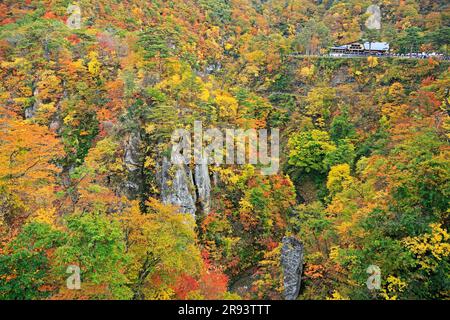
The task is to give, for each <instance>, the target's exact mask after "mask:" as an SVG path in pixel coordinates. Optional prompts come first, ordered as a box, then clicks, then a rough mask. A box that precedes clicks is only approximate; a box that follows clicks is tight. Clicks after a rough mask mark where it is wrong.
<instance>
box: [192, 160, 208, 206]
mask: <svg viewBox="0 0 450 320" xmlns="http://www.w3.org/2000/svg"><path fill="white" fill-rule="evenodd" d="M194 182H195V186H196V188H197V196H198V199H197V200H198V203H199V204H200V207H201V208H200V209H201V211H202V212H203V214H208V213H209V210H210V205H211V180H210V177H209V170H208V164H207V163H206V161H203V162H202V163H200V164H196V165H195V169H194Z"/></svg>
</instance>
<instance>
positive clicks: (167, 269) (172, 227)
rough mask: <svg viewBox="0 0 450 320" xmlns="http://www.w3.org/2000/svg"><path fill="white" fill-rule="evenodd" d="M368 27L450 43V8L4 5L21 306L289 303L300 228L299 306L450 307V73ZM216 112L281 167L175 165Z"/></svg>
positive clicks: (139, 1)
mask: <svg viewBox="0 0 450 320" xmlns="http://www.w3.org/2000/svg"><path fill="white" fill-rule="evenodd" d="M73 4H76V5H78V6H79V7H80V9H81V27H80V28H76V29H73V28H69V27H68V26H67V24H66V21H67V19H68V17H69V16H70V13H68V12H67V8H68V7H69V5H73ZM371 4H377V5H379V6H380V8H381V12H382V21H381V23H382V27H381V30H378V31H374V30H372V29H367V28H366V27H365V24H364V23H365V21H366V19H367V18H368V15H367V14H366V13H365V12H366V9H367V7H368V6H369V5H371ZM364 39H366V40H368V41H386V42H389V43H390V44H391V47H392V48H393V50H396V51H397V52H400V53H401V52H419V51H434V52H441V53H444V54H447V52H448V51H447V50H448V49H447V47H448V42H449V40H450V11H449V7H448V1H444V0H442V1H433V0H380V1H373V2H372V1H365V0H342V1H333V0H328V1H321V0H318V1H313V0H266V1H263V0H179V1H162V0H148V1H144V0H128V1H119V0H95V1H90V0H89V1H88V0H80V1H78V2H75V3H72V1H68V0H67V1H66V0H40V1H37V0H14V1H13V0H4V1H2V2H0V299H283V298H285V296H284V294H283V292H284V281H283V267H282V261H283V254H285V251H284V250H283V239H297V240H298V241H299V242H301V243H302V244H303V261H302V265H303V267H302V273H301V287H300V291H299V294H298V299H448V298H450V278H449V277H450V259H449V255H450V236H449V234H448V228H449V222H450V221H449V208H448V202H449V195H450V181H449V177H450V157H449V152H450V145H449V139H450V133H449V130H450V119H449V115H450V95H449V88H450V70H449V66H450V63H449V62H448V61H445V60H439V59H433V58H429V59H395V58H379V57H376V56H370V57H362V58H355V59H346V58H331V57H328V56H325V55H323V54H324V53H325V52H326V49H327V48H328V47H329V46H331V45H333V44H345V43H350V42H353V41H360V40H364ZM297 53H301V54H302V55H301V56H295V54H297ZM306 55H310V56H306ZM194 121H201V122H202V123H203V126H204V127H205V128H207V127H214V128H242V129H244V130H245V129H250V128H254V129H271V128H279V129H280V170H279V171H278V173H277V174H275V175H262V174H261V172H260V170H259V167H258V165H251V164H244V165H242V164H233V165H231V164H229V165H220V166H216V165H214V164H210V165H209V166H201V165H198V164H194V163H190V164H187V165H183V166H181V167H177V166H174V165H172V164H171V163H169V160H168V159H169V158H170V147H171V135H172V133H173V132H174V130H176V129H179V128H184V129H187V130H191V129H192V128H193V126H194ZM371 265H375V266H378V267H379V270H381V286H380V288H379V289H378V290H369V289H368V286H367V279H368V277H369V276H370V274H368V273H367V268H368V267H369V266H371ZM69 266H78V267H79V268H80V272H81V286H80V288H79V289H77V290H73V288H69V286H67V282H66V280H67V278H68V277H69V276H70V275H71V274H70V272H69V273H68V267H69Z"/></svg>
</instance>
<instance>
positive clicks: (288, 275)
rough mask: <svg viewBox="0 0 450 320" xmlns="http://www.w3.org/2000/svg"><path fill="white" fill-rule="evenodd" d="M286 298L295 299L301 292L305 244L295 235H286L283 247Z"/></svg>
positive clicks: (282, 258) (282, 257)
mask: <svg viewBox="0 0 450 320" xmlns="http://www.w3.org/2000/svg"><path fill="white" fill-rule="evenodd" d="M281 267H282V269H283V282H284V299H285V300H295V299H297V297H298V294H299V292H300V285H301V279H302V271H303V244H302V243H301V242H300V241H299V240H297V239H296V238H294V237H284V238H283V241H282V247H281Z"/></svg>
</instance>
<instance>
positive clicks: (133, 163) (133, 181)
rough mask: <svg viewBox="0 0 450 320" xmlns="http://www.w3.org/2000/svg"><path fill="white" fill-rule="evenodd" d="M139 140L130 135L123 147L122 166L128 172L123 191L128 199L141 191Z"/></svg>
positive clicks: (137, 136) (133, 134)
mask: <svg viewBox="0 0 450 320" xmlns="http://www.w3.org/2000/svg"><path fill="white" fill-rule="evenodd" d="M140 144H141V139H140V137H139V135H138V134H136V133H131V134H130V136H129V137H128V139H127V140H126V142H125V146H124V159H123V161H124V164H125V167H126V168H127V170H128V179H127V181H125V191H126V194H127V196H128V197H130V198H132V199H134V198H136V197H137V196H138V194H139V193H140V192H141V191H142V190H141V188H140V186H141V185H142V179H143V177H142V174H141V168H140V163H141V162H142V161H141V158H142V154H141V152H140Z"/></svg>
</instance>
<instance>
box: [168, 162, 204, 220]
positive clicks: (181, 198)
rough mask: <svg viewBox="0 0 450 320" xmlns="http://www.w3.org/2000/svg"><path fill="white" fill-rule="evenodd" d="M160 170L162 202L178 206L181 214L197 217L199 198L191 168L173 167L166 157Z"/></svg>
mask: <svg viewBox="0 0 450 320" xmlns="http://www.w3.org/2000/svg"><path fill="white" fill-rule="evenodd" d="M160 169H161V171H160V179H159V180H160V184H161V200H162V202H163V203H165V204H172V205H176V206H178V207H179V208H180V212H181V213H189V214H192V215H195V213H196V211H197V208H196V206H195V202H196V200H197V198H196V193H195V189H194V179H193V175H192V170H191V169H190V168H189V166H188V165H186V164H182V165H173V164H172V163H170V161H169V160H168V159H167V158H166V157H164V158H163V161H162V165H161V168H160ZM171 172H173V175H171Z"/></svg>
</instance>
